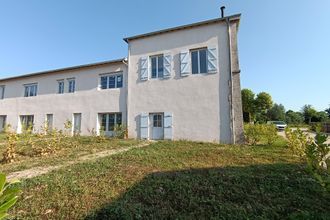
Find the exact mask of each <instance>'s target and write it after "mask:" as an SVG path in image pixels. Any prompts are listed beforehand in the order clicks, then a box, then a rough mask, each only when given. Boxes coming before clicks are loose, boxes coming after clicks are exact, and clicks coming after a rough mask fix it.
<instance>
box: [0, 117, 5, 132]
mask: <svg viewBox="0 0 330 220" xmlns="http://www.w3.org/2000/svg"><path fill="white" fill-rule="evenodd" d="M6 119H7V116H6V115H0V132H2V131H3V130H4V129H5V127H6Z"/></svg>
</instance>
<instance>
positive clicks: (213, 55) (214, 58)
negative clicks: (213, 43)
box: [207, 47, 218, 73]
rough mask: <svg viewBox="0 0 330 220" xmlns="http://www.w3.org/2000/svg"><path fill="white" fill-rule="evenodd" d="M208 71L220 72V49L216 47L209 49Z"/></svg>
mask: <svg viewBox="0 0 330 220" xmlns="http://www.w3.org/2000/svg"><path fill="white" fill-rule="evenodd" d="M207 72H208V73H216V72H218V50H217V48H216V47H211V48H208V49H207Z"/></svg>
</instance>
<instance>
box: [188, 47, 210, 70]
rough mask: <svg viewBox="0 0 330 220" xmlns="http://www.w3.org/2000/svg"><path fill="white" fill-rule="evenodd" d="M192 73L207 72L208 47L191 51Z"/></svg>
mask: <svg viewBox="0 0 330 220" xmlns="http://www.w3.org/2000/svg"><path fill="white" fill-rule="evenodd" d="M191 69H192V74H198V73H207V49H206V48H204V49H198V50H192V51H191Z"/></svg>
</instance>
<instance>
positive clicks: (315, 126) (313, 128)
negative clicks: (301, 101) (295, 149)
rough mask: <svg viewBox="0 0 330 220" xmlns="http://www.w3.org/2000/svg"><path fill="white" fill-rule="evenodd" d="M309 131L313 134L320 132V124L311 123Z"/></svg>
mask: <svg viewBox="0 0 330 220" xmlns="http://www.w3.org/2000/svg"><path fill="white" fill-rule="evenodd" d="M310 130H311V131H314V132H321V131H322V123H320V122H315V123H311V126H310Z"/></svg>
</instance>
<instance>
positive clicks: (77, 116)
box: [73, 113, 81, 135]
mask: <svg viewBox="0 0 330 220" xmlns="http://www.w3.org/2000/svg"><path fill="white" fill-rule="evenodd" d="M80 132H81V113H74V114H73V135H77V134H80Z"/></svg>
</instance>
